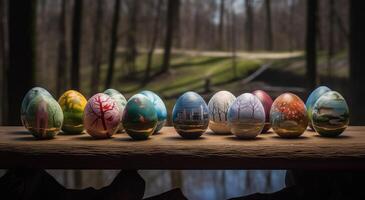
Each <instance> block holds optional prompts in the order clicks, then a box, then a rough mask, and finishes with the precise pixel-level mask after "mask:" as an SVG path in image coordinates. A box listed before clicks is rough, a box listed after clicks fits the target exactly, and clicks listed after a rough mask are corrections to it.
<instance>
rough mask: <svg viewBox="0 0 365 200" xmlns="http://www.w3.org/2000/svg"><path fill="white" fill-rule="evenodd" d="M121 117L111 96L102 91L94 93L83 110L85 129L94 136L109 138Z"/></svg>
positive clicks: (115, 129) (117, 126)
mask: <svg viewBox="0 0 365 200" xmlns="http://www.w3.org/2000/svg"><path fill="white" fill-rule="evenodd" d="M121 117H122V116H121V113H120V112H119V107H118V105H117V102H116V101H115V100H114V99H113V98H111V97H110V96H108V95H106V94H103V93H98V94H95V95H94V96H92V97H91V98H90V99H89V100H88V102H87V104H86V107H85V110H84V116H83V119H84V120H83V121H84V126H85V130H86V132H87V133H88V134H90V135H91V136H92V137H94V138H109V137H111V136H112V135H113V134H114V133H115V132H116V131H117V130H118V128H119V123H120V121H121Z"/></svg>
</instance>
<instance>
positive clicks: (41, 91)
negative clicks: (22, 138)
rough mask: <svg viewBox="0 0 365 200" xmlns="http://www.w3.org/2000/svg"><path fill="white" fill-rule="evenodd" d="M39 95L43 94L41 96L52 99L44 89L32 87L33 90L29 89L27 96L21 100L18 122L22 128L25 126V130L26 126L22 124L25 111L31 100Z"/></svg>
mask: <svg viewBox="0 0 365 200" xmlns="http://www.w3.org/2000/svg"><path fill="white" fill-rule="evenodd" d="M40 94H43V95H46V96H49V97H52V95H51V94H50V93H49V92H48V91H47V90H46V89H44V88H41V87H34V88H32V89H30V90H29V91H28V92H27V94H25V96H24V98H23V101H22V105H21V108H20V120H21V122H22V124H23V126H25V128H27V127H26V124H25V123H24V120H25V112H26V111H27V108H28V105H29V102H30V101H31V100H33V99H34V97H36V96H38V95H40ZM52 98H53V97H52Z"/></svg>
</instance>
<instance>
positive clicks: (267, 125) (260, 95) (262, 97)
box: [252, 90, 273, 133]
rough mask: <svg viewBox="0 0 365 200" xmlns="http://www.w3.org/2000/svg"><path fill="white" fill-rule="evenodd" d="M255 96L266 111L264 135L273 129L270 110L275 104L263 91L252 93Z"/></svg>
mask: <svg viewBox="0 0 365 200" xmlns="http://www.w3.org/2000/svg"><path fill="white" fill-rule="evenodd" d="M252 94H253V95H255V96H256V97H257V98H259V100H260V101H261V103H262V106H263V107H264V110H265V126H264V128H263V129H262V131H261V132H262V133H266V132H267V131H268V130H269V129H270V128H271V122H270V109H271V105H272V103H273V101H272V99H271V97H270V96H269V95H268V94H267V93H266V92H264V91H262V90H256V91H253V92H252Z"/></svg>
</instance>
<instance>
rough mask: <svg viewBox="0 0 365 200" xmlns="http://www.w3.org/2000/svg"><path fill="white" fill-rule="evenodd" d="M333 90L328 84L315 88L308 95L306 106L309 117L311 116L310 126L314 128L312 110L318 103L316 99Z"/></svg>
mask: <svg viewBox="0 0 365 200" xmlns="http://www.w3.org/2000/svg"><path fill="white" fill-rule="evenodd" d="M329 91H331V89H329V88H328V87H326V86H319V87H317V88H316V89H315V90H313V92H312V93H311V94H310V95H309V96H308V98H307V101H306V102H305V106H306V108H307V114H308V118H309V127H310V128H311V129H312V130H314V129H313V126H312V110H313V106H314V104H315V103H316V101H317V100H318V99H319V97H321V96H322V95H323V94H324V93H326V92H329Z"/></svg>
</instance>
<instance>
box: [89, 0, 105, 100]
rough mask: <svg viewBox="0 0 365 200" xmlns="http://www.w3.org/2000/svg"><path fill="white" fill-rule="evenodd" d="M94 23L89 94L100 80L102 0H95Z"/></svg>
mask: <svg viewBox="0 0 365 200" xmlns="http://www.w3.org/2000/svg"><path fill="white" fill-rule="evenodd" d="M95 18H96V19H95V24H94V28H95V29H94V43H93V58H92V63H93V65H94V66H93V69H92V73H91V81H90V82H91V94H95V93H97V91H98V89H99V80H100V65H101V62H102V48H103V45H102V40H101V38H102V29H101V28H100V27H101V23H102V21H103V2H102V0H97V1H96V17H95Z"/></svg>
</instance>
